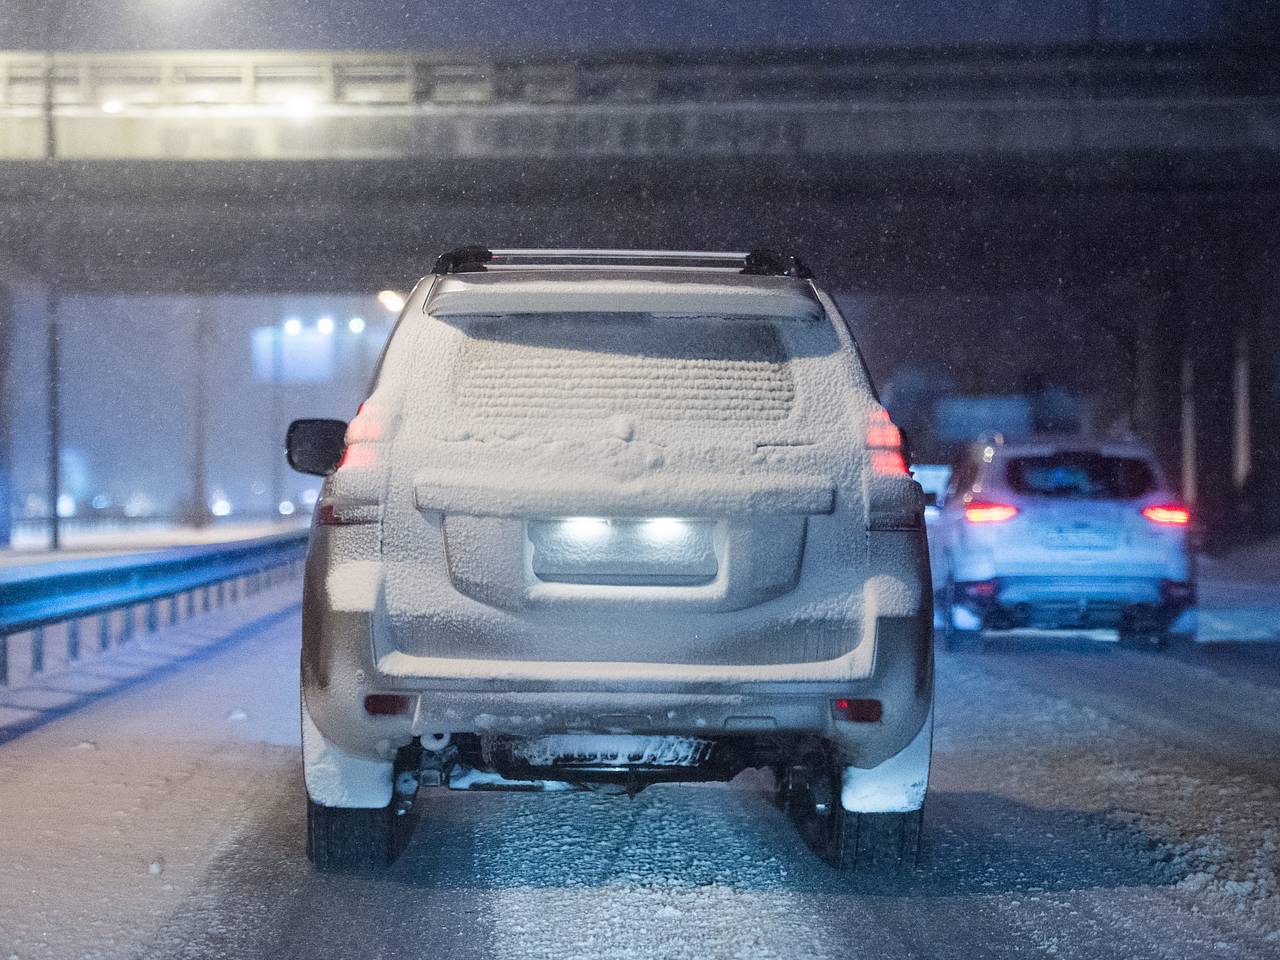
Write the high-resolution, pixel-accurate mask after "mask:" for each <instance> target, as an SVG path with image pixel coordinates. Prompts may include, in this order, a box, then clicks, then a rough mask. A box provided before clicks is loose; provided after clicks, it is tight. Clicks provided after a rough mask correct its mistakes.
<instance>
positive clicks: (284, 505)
mask: <svg viewBox="0 0 1280 960" xmlns="http://www.w3.org/2000/svg"><path fill="white" fill-rule="evenodd" d="M276 509H277V510H279V511H280V516H282V517H292V516H293V511H294V510H296V509H298V508H297V507H295V506H294V505H293V501H292V500H281V501H280V506H279V507H277V508H276Z"/></svg>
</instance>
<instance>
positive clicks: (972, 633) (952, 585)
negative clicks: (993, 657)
mask: <svg viewBox="0 0 1280 960" xmlns="http://www.w3.org/2000/svg"><path fill="white" fill-rule="evenodd" d="M942 597H943V601H942V645H943V647H945V648H946V649H947V650H952V651H955V650H966V649H971V648H977V649H979V650H981V649H982V648H983V646H984V643H983V639H982V631H981V630H957V629H956V625H955V606H956V580H955V575H954V574H947V582H946V585H945V586H944V587H943V588H942Z"/></svg>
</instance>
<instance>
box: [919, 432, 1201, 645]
mask: <svg viewBox="0 0 1280 960" xmlns="http://www.w3.org/2000/svg"><path fill="white" fill-rule="evenodd" d="M1190 525H1191V513H1190V511H1189V510H1187V508H1186V507H1185V506H1183V505H1182V504H1181V503H1179V502H1178V500H1177V498H1176V497H1175V496H1174V494H1173V492H1172V491H1171V490H1170V489H1169V486H1168V484H1167V483H1166V482H1165V480H1164V478H1163V476H1162V474H1161V472H1160V467H1159V465H1158V464H1157V463H1156V462H1155V459H1154V458H1153V457H1152V456H1151V454H1150V452H1149V451H1147V450H1145V449H1143V448H1141V447H1138V446H1135V445H1133V444H1115V443H1097V442H1092V441H1087V440H1081V439H1071V438H1068V439H1060V440H1054V439H1045V440H1040V441H1037V442H1028V443H1018V444H1002V443H1000V442H998V441H991V442H982V443H978V444H975V445H974V447H973V448H972V450H971V452H970V454H969V456H968V457H967V458H966V459H965V460H964V461H963V462H962V463H961V464H960V465H959V466H958V467H957V468H956V471H955V473H954V474H953V476H952V488H951V491H950V492H949V494H948V497H947V500H946V504H945V505H944V506H943V508H942V511H941V514H940V517H939V520H938V522H936V523H935V524H934V528H935V531H936V534H937V535H938V537H939V538H940V542H939V543H938V544H937V545H936V547H935V555H941V556H943V557H944V560H943V566H944V571H943V574H942V576H943V585H942V588H941V590H940V597H939V603H938V608H939V613H940V615H941V616H940V619H941V621H942V624H943V629H944V631H945V636H946V637H947V639H948V641H949V643H950V645H951V646H957V645H966V644H967V643H969V642H971V641H974V640H978V639H980V638H981V637H982V636H983V635H984V633H988V634H989V633H990V632H992V631H1000V630H1004V631H1008V630H1019V629H1030V630H1045V629H1048V630H1090V629H1098V628H1101V629H1106V630H1114V631H1116V632H1117V634H1118V637H1119V640H1120V641H1121V642H1122V643H1124V644H1126V645H1135V646H1154V647H1157V648H1159V647H1163V646H1164V645H1165V644H1166V643H1167V642H1168V641H1169V640H1170V639H1171V638H1173V637H1175V636H1177V635H1179V634H1182V633H1189V632H1191V631H1193V630H1194V619H1193V618H1194V606H1195V579H1194V575H1193V573H1194V571H1193V566H1192V553H1191V551H1190V550H1189V549H1188V543H1187V541H1188V530H1189V528H1190Z"/></svg>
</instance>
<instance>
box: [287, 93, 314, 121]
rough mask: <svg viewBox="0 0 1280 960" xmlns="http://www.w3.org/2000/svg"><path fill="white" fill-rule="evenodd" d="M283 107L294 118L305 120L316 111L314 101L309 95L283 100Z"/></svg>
mask: <svg viewBox="0 0 1280 960" xmlns="http://www.w3.org/2000/svg"><path fill="white" fill-rule="evenodd" d="M285 107H286V108H287V109H288V111H289V115H290V116H291V117H293V118H294V119H295V120H306V119H307V118H308V117H310V116H312V115H313V114H314V113H315V112H316V102H315V100H314V99H313V98H311V97H294V98H293V99H291V100H288V101H286V102H285Z"/></svg>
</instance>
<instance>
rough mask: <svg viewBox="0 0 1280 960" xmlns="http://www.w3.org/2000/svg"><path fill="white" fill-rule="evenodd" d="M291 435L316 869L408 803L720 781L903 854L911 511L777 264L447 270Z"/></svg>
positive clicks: (689, 261)
mask: <svg viewBox="0 0 1280 960" xmlns="http://www.w3.org/2000/svg"><path fill="white" fill-rule="evenodd" d="M344 430H345V437H344V436H343V433H344ZM288 446H289V458H290V462H291V463H292V464H293V465H294V466H295V468H298V469H302V470H306V471H309V472H313V473H319V474H327V479H326V480H325V483H324V489H323V491H322V493H321V497H320V499H319V501H318V503H317V504H316V510H315V516H314V520H313V526H312V532H311V546H310V552H309V554H308V560H307V573H306V582H305V602H304V612H303V650H302V703H303V705H302V740H303V759H304V764H305V774H306V787H307V794H308V810H309V817H308V830H309V835H308V851H309V854H310V856H311V859H312V860H313V862H314V863H315V864H316V865H317V866H318V867H321V868H335V867H342V866H352V865H359V864H369V863H375V862H386V861H387V860H388V859H389V858H390V857H392V856H394V851H395V849H396V847H397V845H398V843H399V842H400V840H398V839H397V837H399V836H402V834H403V833H404V831H403V830H401V829H399V828H398V824H403V823H407V822H411V818H409V817H405V816H403V814H405V813H406V812H408V811H409V810H410V808H411V807H413V806H414V804H415V803H417V802H418V801H417V800H416V798H417V797H418V794H419V790H420V788H422V787H427V786H438V787H452V788H456V789H503V788H509V789H526V790H527V789H543V790H550V789H562V790H563V789H583V790H587V789H590V790H602V791H616V792H622V793H634V792H636V791H638V790H640V789H642V788H644V787H645V786H647V785H649V784H652V783H656V782H663V781H695V780H728V779H730V778H732V777H733V776H735V775H736V774H738V773H739V772H740V771H742V770H744V769H747V768H768V769H771V770H772V771H773V772H774V774H775V777H776V782H777V783H778V789H779V799H780V801H781V802H782V803H784V804H785V806H786V807H787V808H788V809H789V810H790V812H791V814H792V816H793V817H794V819H795V820H796V821H797V823H798V824H799V825H800V826H801V828H802V833H803V834H804V835H805V836H806V837H807V839H808V840H809V842H810V843H811V844H812V845H813V846H814V847H815V849H817V850H818V851H819V852H820V853H821V854H822V855H823V856H825V857H826V858H827V859H828V860H829V861H830V862H832V863H833V864H835V865H837V866H839V867H842V868H849V867H853V866H856V865H859V864H866V863H875V864H888V863H892V864H897V863H903V862H911V861H913V860H914V858H915V856H916V852H917V849H918V843H919V831H920V811H921V808H922V805H923V802H924V797H925V790H926V787H927V783H928V774H929V755H930V747H931V743H932V729H933V719H932V717H933V713H932V707H933V661H932V653H931V647H932V644H931V626H932V593H931V590H930V589H929V568H928V558H927V552H926V546H925V534H924V528H923V520H922V510H923V498H922V495H921V491H920V488H919V486H918V485H917V484H916V483H915V482H914V481H913V480H911V478H910V477H909V476H908V475H907V472H906V469H905V467H904V464H903V458H902V454H901V450H900V436H899V433H898V431H897V428H896V427H894V425H893V424H892V422H891V421H890V420H889V417H888V414H887V413H886V412H885V410H884V408H883V407H882V406H880V404H879V403H878V402H877V400H876V395H875V393H874V390H873V388H872V385H871V382H870V380H869V378H868V376H867V372H866V369H865V367H864V365H863V363H862V360H861V357H860V355H859V352H858V348H857V346H856V344H855V343H854V341H853V339H852V338H851V336H850V332H849V330H848V328H847V326H846V325H845V323H844V321H843V320H842V318H841V317H840V314H839V312H838V311H837V309H836V307H835V305H834V303H832V301H831V299H830V298H829V297H828V296H827V295H826V294H825V293H823V292H822V290H820V289H819V288H818V287H817V286H815V285H814V283H813V282H812V280H811V279H810V275H809V273H808V271H807V270H806V269H805V268H804V267H803V265H802V264H800V263H799V262H798V261H796V260H795V259H794V258H784V257H780V256H778V255H775V254H771V253H768V252H763V251H760V252H755V253H752V254H745V255H744V254H702V253H666V252H664V253H646V252H634V251H555V250H546V251H536V250H524V251H517V250H509V251H488V250H483V249H480V248H464V249H462V250H457V251H454V252H452V253H449V254H445V255H444V256H442V257H441V258H440V260H439V261H438V262H437V264H436V268H435V271H434V273H433V275H432V276H431V277H429V278H427V279H426V280H424V281H422V282H421V283H419V284H418V286H417V287H416V288H415V290H414V291H413V293H412V294H411V295H410V297H409V298H408V301H407V303H406V305H405V307H404V310H403V313H402V314H401V316H400V319H399V321H398V323H397V325H396V327H395V330H394V332H393V334H392V336H391V339H390V341H389V343H388V346H387V349H386V351H385V353H384V356H383V358H382V361H381V364H380V367H379V370H378V373H377V375H376V378H375V384H374V389H373V392H372V394H371V395H370V396H369V398H368V399H367V400H366V401H365V403H364V404H363V405H362V407H361V408H360V411H359V413H358V414H357V416H356V418H355V419H354V420H353V421H352V422H351V424H350V425H349V426H348V425H345V424H342V423H341V422H340V421H316V420H311V421H298V422H296V423H295V424H293V425H292V426H291V428H290V436H289V443H288Z"/></svg>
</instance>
